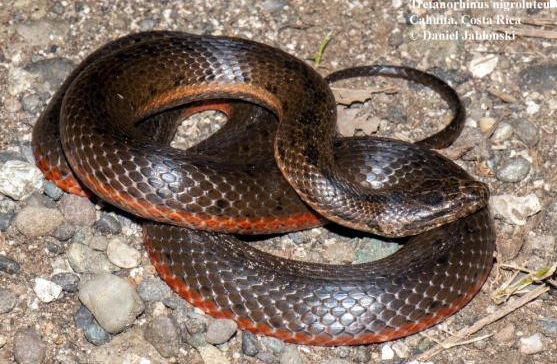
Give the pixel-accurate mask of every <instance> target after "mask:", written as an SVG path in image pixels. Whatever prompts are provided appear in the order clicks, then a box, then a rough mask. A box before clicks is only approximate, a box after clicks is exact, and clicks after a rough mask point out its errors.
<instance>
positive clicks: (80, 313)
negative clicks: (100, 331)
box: [74, 305, 95, 329]
mask: <svg viewBox="0 0 557 364" xmlns="http://www.w3.org/2000/svg"><path fill="white" fill-rule="evenodd" d="M74 322H75V326H76V327H77V328H78V329H84V328H86V327H87V326H89V325H91V324H93V323H95V316H93V313H92V312H91V311H89V309H88V308H87V307H85V306H84V305H81V306H79V308H78V309H77V311H76V312H75V315H74Z"/></svg>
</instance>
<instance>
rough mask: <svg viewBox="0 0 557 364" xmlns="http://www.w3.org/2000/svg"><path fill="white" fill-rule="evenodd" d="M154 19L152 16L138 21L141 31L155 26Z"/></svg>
mask: <svg viewBox="0 0 557 364" xmlns="http://www.w3.org/2000/svg"><path fill="white" fill-rule="evenodd" d="M155 24H156V23H155V20H153V19H152V18H145V19H143V20H141V22H139V29H140V30H141V31H142V32H146V31H148V30H152V29H153V28H154V27H155Z"/></svg>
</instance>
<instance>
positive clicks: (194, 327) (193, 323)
mask: <svg viewBox="0 0 557 364" xmlns="http://www.w3.org/2000/svg"><path fill="white" fill-rule="evenodd" d="M187 317H188V318H187V321H186V322H185V326H186V329H187V331H188V332H189V333H190V334H192V335H194V334H204V333H205V332H207V329H208V326H209V320H208V319H207V316H205V315H201V314H198V313H196V312H187Z"/></svg>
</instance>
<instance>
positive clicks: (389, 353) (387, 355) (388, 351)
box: [381, 344, 395, 360]
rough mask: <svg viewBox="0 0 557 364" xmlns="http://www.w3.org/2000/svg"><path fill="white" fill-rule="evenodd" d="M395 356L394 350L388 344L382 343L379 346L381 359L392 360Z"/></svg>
mask: <svg viewBox="0 0 557 364" xmlns="http://www.w3.org/2000/svg"><path fill="white" fill-rule="evenodd" d="M394 357H395V352H394V351H393V349H392V348H391V346H390V345H389V344H383V346H381V360H393V359H394Z"/></svg>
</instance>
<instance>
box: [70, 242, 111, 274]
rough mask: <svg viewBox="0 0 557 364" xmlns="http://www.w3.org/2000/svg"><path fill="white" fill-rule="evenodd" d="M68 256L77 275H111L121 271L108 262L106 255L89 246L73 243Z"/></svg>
mask: <svg viewBox="0 0 557 364" xmlns="http://www.w3.org/2000/svg"><path fill="white" fill-rule="evenodd" d="M66 254H67V258H68V262H69V263H70V266H71V267H72V269H73V270H74V271H76V272H77V273H110V272H116V271H117V270H118V269H119V268H118V267H117V266H115V265H114V264H112V263H111V262H110V261H109V260H108V258H107V256H106V254H104V253H103V252H99V251H96V250H93V249H91V248H90V247H88V246H87V245H83V244H79V243H72V244H71V245H70V247H69V248H68V252H67V253H66Z"/></svg>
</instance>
